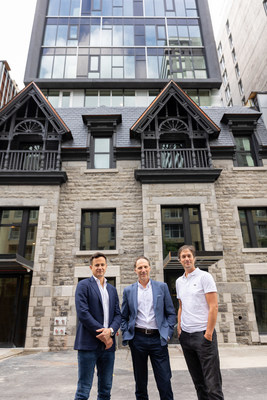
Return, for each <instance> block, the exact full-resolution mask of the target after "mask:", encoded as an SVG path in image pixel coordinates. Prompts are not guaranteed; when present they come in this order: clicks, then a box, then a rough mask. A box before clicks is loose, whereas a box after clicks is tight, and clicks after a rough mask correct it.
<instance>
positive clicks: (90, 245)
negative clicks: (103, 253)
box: [81, 210, 116, 250]
mask: <svg viewBox="0 0 267 400" xmlns="http://www.w3.org/2000/svg"><path fill="white" fill-rule="evenodd" d="M114 249H116V211H115V210H83V211H82V230H81V250H114Z"/></svg>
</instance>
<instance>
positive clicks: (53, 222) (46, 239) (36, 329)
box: [0, 185, 60, 349]
mask: <svg viewBox="0 0 267 400" xmlns="http://www.w3.org/2000/svg"><path fill="white" fill-rule="evenodd" d="M59 190H60V188H59V187H57V186H23V185H22V186H1V198H0V207H22V208H23V207H39V220H38V228H37V237H36V249H35V256H34V271H33V277H32V286H31V293H30V302H29V312H28V322H27V332H26V343H25V347H26V348H31V347H38V348H43V349H48V346H49V338H50V326H51V322H52V320H51V317H52V310H51V306H52V294H53V274H54V258H55V246H56V233H57V220H58V205H59Z"/></svg>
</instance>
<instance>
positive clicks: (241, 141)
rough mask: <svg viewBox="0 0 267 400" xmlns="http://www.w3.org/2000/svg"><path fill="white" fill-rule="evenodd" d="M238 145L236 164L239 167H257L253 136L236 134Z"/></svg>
mask: <svg viewBox="0 0 267 400" xmlns="http://www.w3.org/2000/svg"><path fill="white" fill-rule="evenodd" d="M234 139H235V144H236V164H237V165H238V166H239V167H254V166H255V165H257V159H256V153H255V149H254V143H253V140H252V137H251V135H236V134H234Z"/></svg>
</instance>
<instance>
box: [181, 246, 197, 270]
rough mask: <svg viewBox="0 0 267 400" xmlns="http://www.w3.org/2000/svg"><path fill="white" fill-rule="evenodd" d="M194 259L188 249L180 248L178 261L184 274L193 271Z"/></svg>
mask: <svg viewBox="0 0 267 400" xmlns="http://www.w3.org/2000/svg"><path fill="white" fill-rule="evenodd" d="M195 261H196V259H195V257H194V256H193V253H192V252H191V251H190V250H189V249H185V250H182V252H181V253H180V263H181V264H182V266H183V267H184V270H185V273H186V274H187V273H190V272H193V271H194V269H195Z"/></svg>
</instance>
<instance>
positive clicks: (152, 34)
mask: <svg viewBox="0 0 267 400" xmlns="http://www.w3.org/2000/svg"><path fill="white" fill-rule="evenodd" d="M145 28H146V45H147V46H156V44H157V41H156V29H155V28H156V27H155V26H152V25H147V26H146V27H145Z"/></svg>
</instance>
